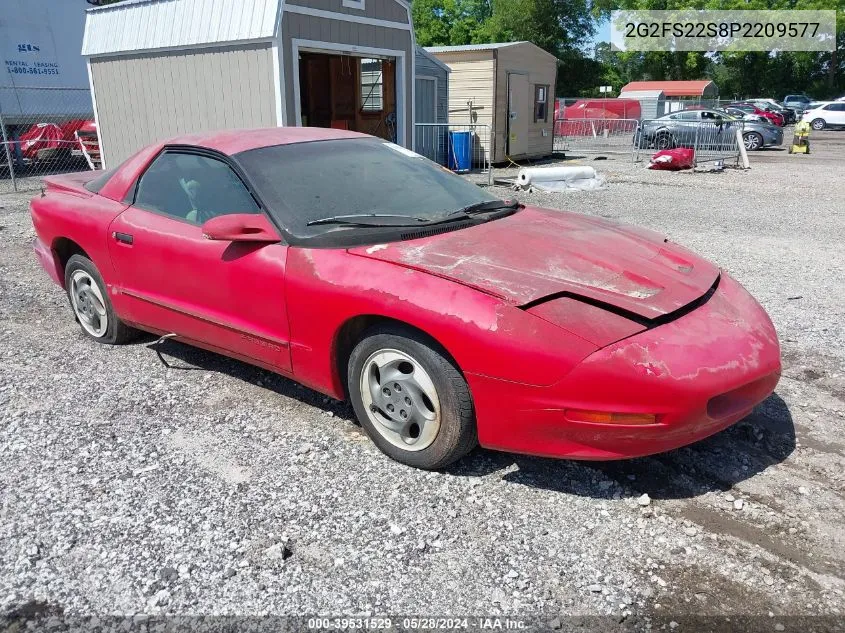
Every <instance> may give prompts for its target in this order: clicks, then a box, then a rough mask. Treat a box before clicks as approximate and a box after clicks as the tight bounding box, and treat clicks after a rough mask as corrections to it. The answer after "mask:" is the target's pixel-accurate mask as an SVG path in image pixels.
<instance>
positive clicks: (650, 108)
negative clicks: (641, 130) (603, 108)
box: [619, 89, 666, 121]
mask: <svg viewBox="0 0 845 633" xmlns="http://www.w3.org/2000/svg"><path fill="white" fill-rule="evenodd" d="M619 98H620V99H636V100H637V101H639V102H640V118H641V119H642V120H643V121H648V120H649V119H656V118H658V117H661V116H663V115H664V114H665V109H666V95H664V94H663V91H662V90H624V89H623V90H622V92H620V93H619Z"/></svg>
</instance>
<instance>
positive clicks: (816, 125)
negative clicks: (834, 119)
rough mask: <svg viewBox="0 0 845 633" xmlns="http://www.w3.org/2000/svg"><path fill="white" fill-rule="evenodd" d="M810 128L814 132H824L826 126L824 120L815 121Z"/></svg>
mask: <svg viewBox="0 0 845 633" xmlns="http://www.w3.org/2000/svg"><path fill="white" fill-rule="evenodd" d="M810 126H811V127H812V128H813V129H814V130H823V129H824V126H825V122H824V119H813V122H812V123H811V124H810Z"/></svg>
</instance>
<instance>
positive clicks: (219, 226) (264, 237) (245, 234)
mask: <svg viewBox="0 0 845 633" xmlns="http://www.w3.org/2000/svg"><path fill="white" fill-rule="evenodd" d="M202 234H203V236H204V237H205V238H206V239H209V240H221V241H227V242H265V243H268V244H272V243H275V242H280V241H281V240H280V239H279V235H278V233H276V229H275V228H274V227H273V225H272V224H270V220H268V219H267V216H265V215H264V214H263V213H232V214H229V215H220V216H217V217H216V218H211V219H210V220H209V221H208V222H206V223H205V224H203V225H202Z"/></svg>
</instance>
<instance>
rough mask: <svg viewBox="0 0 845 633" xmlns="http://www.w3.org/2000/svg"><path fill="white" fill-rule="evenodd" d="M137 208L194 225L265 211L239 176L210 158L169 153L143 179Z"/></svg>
mask: <svg viewBox="0 0 845 633" xmlns="http://www.w3.org/2000/svg"><path fill="white" fill-rule="evenodd" d="M135 206H136V207H140V208H141V209H146V210H148V211H153V212H155V213H161V214H164V215H167V216H170V217H173V218H176V219H179V220H184V221H187V222H191V223H192V224H203V223H204V222H207V221H208V220H210V219H211V218H215V217H217V216H220V215H229V214H232V213H260V212H261V209H260V208H259V207H258V204H256V202H255V200H254V199H253V197H252V196H251V195H250V193H249V191H247V188H246V187H245V186H244V184H243V182H241V179H240V178H238V175H237V174H236V173H235V172H234V171H232V168H231V167H229V165H227V164H226V163H224V162H223V161H221V160H217V159H216V158H211V157H210V156H203V155H201V154H191V153H183V152H165V153H163V154H161V155H160V156H159V157H158V158H156V159H155V161H153V164H152V165H150V167H149V168H148V169H147V171H146V172H144V175H143V176H141V180H140V181H139V182H138V190H137V192H136V194H135Z"/></svg>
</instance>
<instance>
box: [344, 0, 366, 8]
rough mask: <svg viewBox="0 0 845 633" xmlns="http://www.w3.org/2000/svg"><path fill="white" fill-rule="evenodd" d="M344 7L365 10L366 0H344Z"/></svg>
mask: <svg viewBox="0 0 845 633" xmlns="http://www.w3.org/2000/svg"><path fill="white" fill-rule="evenodd" d="M343 6H344V7H346V8H347V9H360V10H361V11H363V10H364V0H343Z"/></svg>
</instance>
